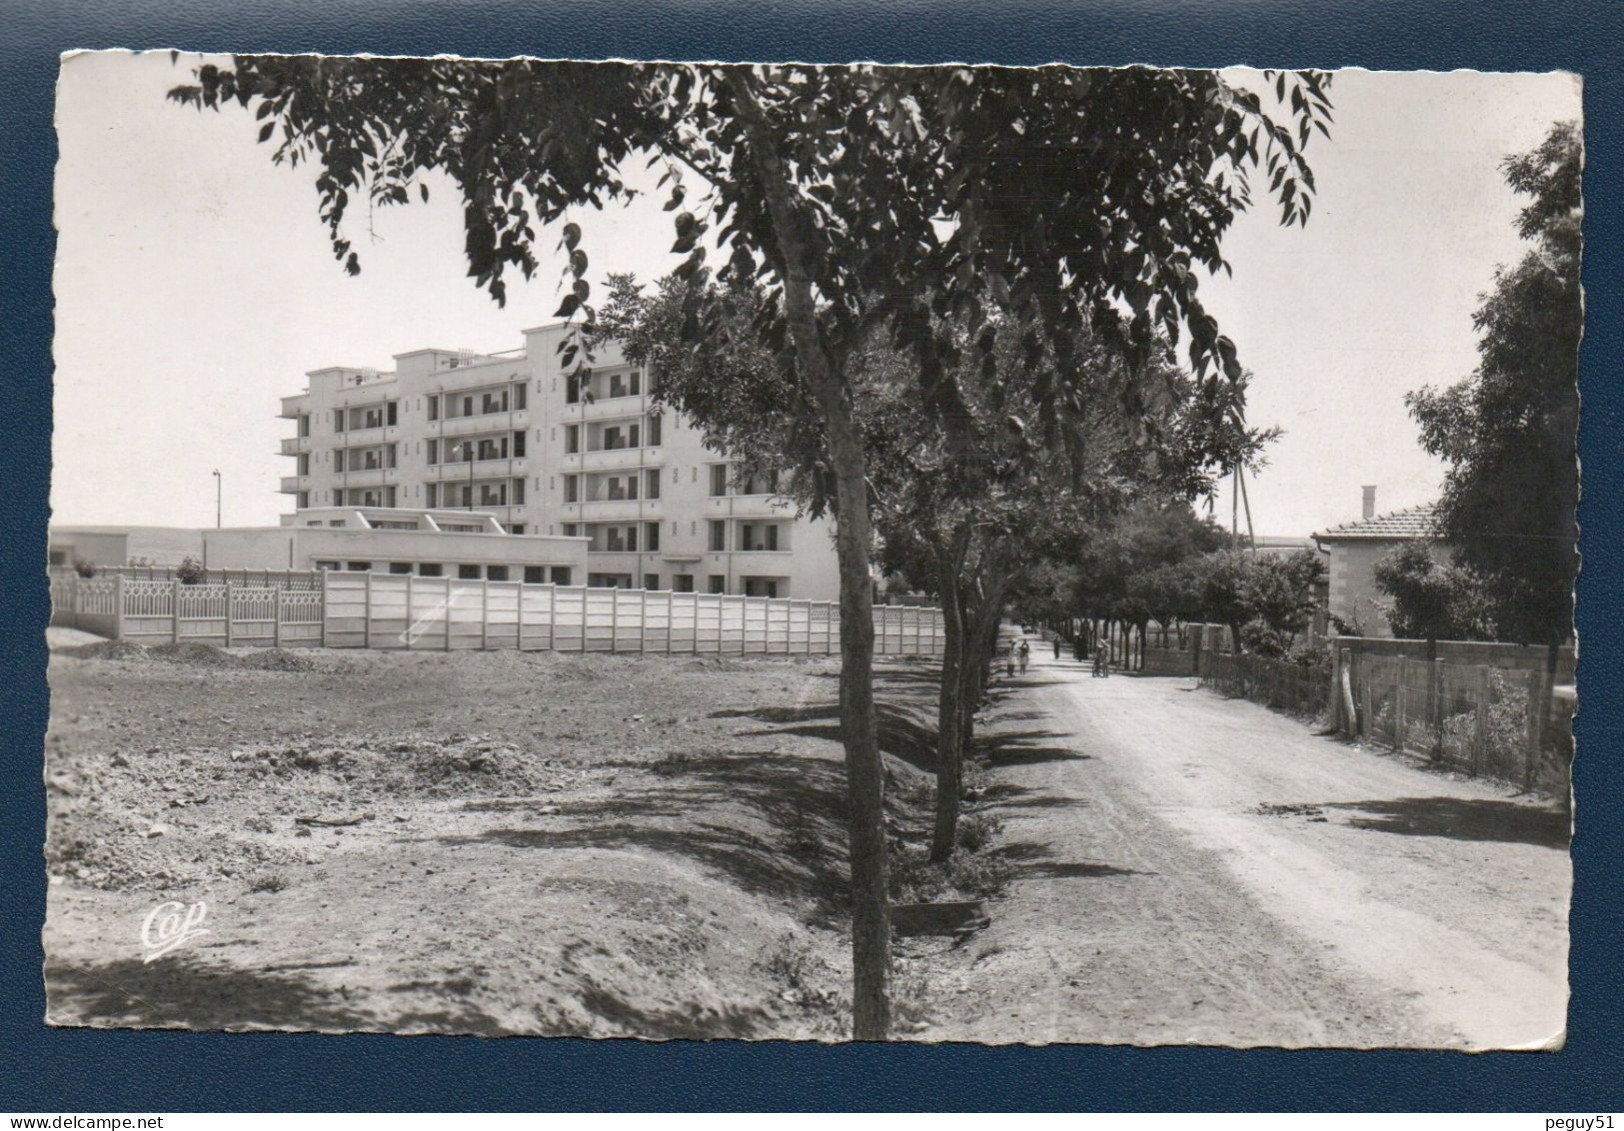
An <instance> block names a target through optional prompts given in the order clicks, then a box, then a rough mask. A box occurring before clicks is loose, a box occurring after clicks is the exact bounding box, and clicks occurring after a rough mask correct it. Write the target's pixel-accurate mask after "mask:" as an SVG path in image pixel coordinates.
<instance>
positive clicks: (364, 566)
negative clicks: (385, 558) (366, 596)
mask: <svg viewBox="0 0 1624 1131" xmlns="http://www.w3.org/2000/svg"><path fill="white" fill-rule="evenodd" d="M349 571H350V572H351V573H371V572H372V563H371V562H351V563H350V564H349Z"/></svg>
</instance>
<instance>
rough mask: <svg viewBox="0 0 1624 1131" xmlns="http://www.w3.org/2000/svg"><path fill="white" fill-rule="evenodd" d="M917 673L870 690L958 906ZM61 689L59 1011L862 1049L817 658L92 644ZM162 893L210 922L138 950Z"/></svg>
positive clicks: (55, 921)
mask: <svg viewBox="0 0 1624 1131" xmlns="http://www.w3.org/2000/svg"><path fill="white" fill-rule="evenodd" d="M166 660H167V661H170V662H161V661H166ZM930 674H931V673H929V672H928V671H926V670H925V669H924V668H923V667H920V668H911V667H909V666H908V665H893V666H891V667H889V668H887V669H886V670H885V671H884V672H882V680H884V681H885V687H886V691H885V696H884V697H885V701H886V705H885V708H884V710H883V712H882V714H883V718H884V726H883V730H884V734H885V742H886V746H887V748H888V750H889V751H890V754H891V755H892V757H890V760H889V765H890V769H891V775H892V778H893V782H892V785H893V788H892V790H891V792H892V794H893V795H894V802H893V814H892V818H891V820H892V832H893V838H894V842H895V849H896V851H897V853H898V861H899V864H900V865H901V867H900V869H899V881H900V882H901V883H903V884H905V885H907V886H908V888H909V892H908V894H938V893H947V894H953V893H954V892H957V891H960V890H962V889H961V888H958V887H955V884H956V883H960V884H964V885H967V886H971V887H973V886H974V885H975V884H978V883H985V882H987V881H988V880H989V877H988V876H986V875H984V874H981V873H979V872H977V871H975V870H974V869H973V868H972V869H970V870H968V871H966V870H965V869H963V868H958V869H957V870H956V871H954V872H952V873H949V872H948V871H947V870H944V869H939V868H938V869H933V868H929V867H926V866H924V865H923V863H922V854H923V850H922V847H921V844H922V840H923V835H924V830H926V829H928V804H929V797H930V793H929V790H928V788H926V787H925V785H924V782H925V781H926V778H925V775H924V774H923V773H922V772H921V771H920V769H919V768H918V767H919V766H920V765H922V764H924V763H925V761H926V760H927V759H928V751H929V741H930V736H929V732H928V729H927V728H926V727H925V726H924V725H923V723H922V721H921V720H923V719H925V718H928V716H929V708H930V699H931V696H932V694H933V692H934V686H933V682H932V680H931V679H930ZM50 677H51V686H52V692H53V704H52V720H51V727H50V731H49V733H48V736H47V758H46V774H47V787H48V797H49V802H50V810H51V825H50V832H49V838H48V846H47V850H48V851H47V855H48V861H49V867H50V870H51V873H52V886H51V895H50V901H49V915H48V923H47V927H46V931H45V936H44V937H45V945H46V953H47V967H46V969H47V984H48V990H49V1015H50V1018H51V1020H53V1021H55V1022H57V1023H66V1024H94V1025H139V1026H184V1027H201V1028H285V1029H320V1030H330V1031H331V1030H352V1029H361V1030H387V1031H394V1032H458V1033H483V1034H506V1033H538V1034H576V1035H594V1036H610V1035H634V1036H644V1037H715V1036H737V1037H790V1038H822V1039H829V1038H837V1037H840V1036H842V1035H844V1033H845V1031H846V1014H847V996H846V995H847V993H848V990H847V985H848V981H849V966H848V965H847V963H848V957H847V942H846V935H845V931H844V923H845V909H844V905H843V900H844V890H845V873H846V861H845V849H844V844H845V833H844V821H845V799H844V779H843V775H842V773H841V767H840V747H839V743H838V721H837V718H836V714H835V708H834V700H835V692H836V686H837V681H836V669H835V665H834V664H833V663H832V662H830V661H826V660H821V659H819V660H816V661H809V662H804V661H790V660H765V659H763V660H750V661H737V660H722V659H695V660H681V659H666V658H659V659H654V658H650V659H642V658H637V657H611V656H593V655H589V656H563V655H556V654H519V653H506V652H493V653H469V654H458V655H452V656H443V655H435V656H428V655H393V654H363V653H356V654H345V655H334V654H319V653H271V652H260V653H257V654H254V653H241V654H237V655H228V654H225V653H221V652H219V651H218V650H215V649H207V648H192V649H190V650H174V649H171V650H168V651H167V652H166V650H164V649H152V650H151V651H146V650H131V649H129V648H126V647H121V646H118V645H94V646H92V647H90V648H89V649H82V650H79V651H78V652H77V654H72V653H69V654H63V655H58V656H55V657H53V659H52V662H51V669H50ZM910 760H911V763H912V764H910ZM971 827H972V829H974V828H975V825H974V824H973V823H972V826H971ZM980 831H981V833H982V834H985V833H986V832H987V829H986V828H984V827H983V828H982V829H981V830H980ZM973 835H974V834H973ZM165 900H174V901H179V902H181V903H183V904H187V905H190V904H193V903H196V902H204V903H206V904H207V906H208V917H207V920H206V921H205V923H204V926H205V927H206V929H207V931H208V932H209V933H208V934H207V935H204V936H199V937H198V938H197V939H195V940H193V941H192V942H189V943H187V944H185V945H183V946H182V947H179V948H177V949H176V950H174V951H172V952H170V953H168V954H165V955H164V956H163V957H161V958H159V959H157V960H156V961H153V962H150V963H147V962H143V958H144V957H145V956H146V952H145V951H144V950H143V946H142V941H141V927H142V923H143V920H144V919H145V917H146V916H147V914H148V913H149V911H150V910H151V909H152V908H153V907H154V906H156V905H157V904H158V903H160V902H162V901H165ZM908 965H909V963H908V960H907V958H906V956H904V959H903V967H904V971H905V976H904V995H903V997H904V1000H903V1010H902V1012H903V1015H904V1016H903V1027H904V1029H906V1028H908V1027H909V1026H910V1025H913V1026H914V1027H917V1025H918V1020H917V1018H916V1019H915V1020H913V1021H910V1020H909V1010H908V1002H907V979H908V977H909V975H907V973H906V971H907V968H908Z"/></svg>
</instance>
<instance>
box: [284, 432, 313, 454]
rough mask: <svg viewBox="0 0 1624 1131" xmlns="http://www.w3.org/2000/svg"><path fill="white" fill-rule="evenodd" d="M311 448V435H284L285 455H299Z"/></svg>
mask: <svg viewBox="0 0 1624 1131" xmlns="http://www.w3.org/2000/svg"><path fill="white" fill-rule="evenodd" d="M309 450H310V437H309V436H284V437H282V454H283V455H285V456H296V455H299V454H300V453H302V452H308V451H309Z"/></svg>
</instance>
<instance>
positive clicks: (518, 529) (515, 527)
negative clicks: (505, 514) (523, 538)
mask: <svg viewBox="0 0 1624 1131" xmlns="http://www.w3.org/2000/svg"><path fill="white" fill-rule="evenodd" d="M508 533H509V534H523V533H524V523H522V522H510V523H508Z"/></svg>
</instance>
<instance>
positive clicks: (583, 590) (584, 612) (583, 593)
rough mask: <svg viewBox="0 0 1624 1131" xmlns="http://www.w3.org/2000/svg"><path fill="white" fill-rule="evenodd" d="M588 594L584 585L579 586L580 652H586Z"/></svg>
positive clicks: (589, 579) (588, 591)
mask: <svg viewBox="0 0 1624 1131" xmlns="http://www.w3.org/2000/svg"><path fill="white" fill-rule="evenodd" d="M587 580H588V581H591V580H592V579H591V578H590V577H589V578H587ZM590 592H591V591H590V590H589V589H588V588H587V587H586V586H585V585H583V586H581V651H583V652H585V651H586V619H587V598H588V594H589V593H590Z"/></svg>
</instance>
